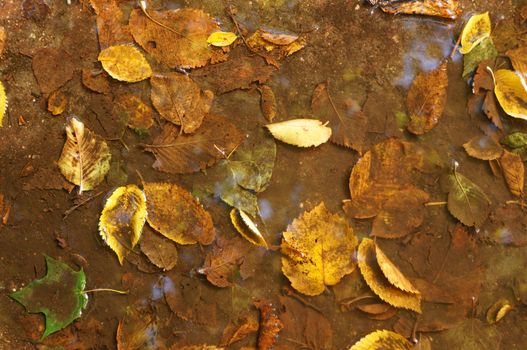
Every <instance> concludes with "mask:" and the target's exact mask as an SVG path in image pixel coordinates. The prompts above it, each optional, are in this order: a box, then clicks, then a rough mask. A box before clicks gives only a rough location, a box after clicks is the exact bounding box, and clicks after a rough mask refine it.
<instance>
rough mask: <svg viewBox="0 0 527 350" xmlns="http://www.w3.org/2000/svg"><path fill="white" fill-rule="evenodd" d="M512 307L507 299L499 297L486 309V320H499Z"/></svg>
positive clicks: (492, 321) (491, 322)
mask: <svg viewBox="0 0 527 350" xmlns="http://www.w3.org/2000/svg"><path fill="white" fill-rule="evenodd" d="M512 309H513V307H512V305H511V303H510V301H508V300H507V299H500V300H498V301H496V302H495V303H494V304H492V306H491V307H490V308H489V309H488V310H487V317H486V318H487V322H488V323H489V324H494V323H496V322H499V321H500V320H501V319H502V318H503V317H505V315H507V314H508V313H509V312H510V311H512Z"/></svg>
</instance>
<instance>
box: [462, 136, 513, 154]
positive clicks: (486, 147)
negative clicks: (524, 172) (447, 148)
mask: <svg viewBox="0 0 527 350" xmlns="http://www.w3.org/2000/svg"><path fill="white" fill-rule="evenodd" d="M463 148H464V149H465V151H467V153H468V155H469V156H471V157H474V158H477V159H482V160H493V159H498V158H499V157H501V155H502V153H503V148H501V146H500V144H499V143H498V142H497V141H496V140H495V139H493V138H492V137H489V136H486V135H484V136H475V137H473V138H472V139H470V141H468V142H467V143H464V144H463Z"/></svg>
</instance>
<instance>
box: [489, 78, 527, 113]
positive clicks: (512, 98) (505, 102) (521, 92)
mask: <svg viewBox="0 0 527 350" xmlns="http://www.w3.org/2000/svg"><path fill="white" fill-rule="evenodd" d="M494 83H495V86H494V93H495V94H496V97H497V98H498V102H499V103H500V105H501V107H502V108H503V110H504V111H505V113H507V114H508V115H510V116H511V117H514V118H520V119H526V120H527V90H526V89H525V87H524V86H523V84H522V80H521V79H520V76H519V75H518V74H517V73H515V72H513V71H511V70H507V69H500V70H498V71H496V72H495V73H494Z"/></svg>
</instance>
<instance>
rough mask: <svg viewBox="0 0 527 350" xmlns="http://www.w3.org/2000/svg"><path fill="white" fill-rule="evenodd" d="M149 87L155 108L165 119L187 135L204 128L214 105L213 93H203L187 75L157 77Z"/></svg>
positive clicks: (177, 74)
mask: <svg viewBox="0 0 527 350" xmlns="http://www.w3.org/2000/svg"><path fill="white" fill-rule="evenodd" d="M150 84H151V86H152V89H151V92H150V98H151V99H152V104H153V105H154V107H155V108H156V109H157V111H158V112H159V114H161V116H162V117H164V118H165V119H166V120H168V121H170V122H172V123H174V124H176V125H181V127H182V129H183V132H185V133H192V132H194V131H196V129H198V128H199V127H200V126H201V123H202V122H203V118H205V116H206V115H207V114H208V113H209V110H210V107H211V105H212V100H213V98H214V94H213V93H212V91H210V90H205V91H201V90H200V88H199V86H198V85H197V84H196V83H195V82H194V81H193V80H192V79H190V77H189V76H188V75H185V74H181V73H167V74H165V75H154V76H153V77H152V78H151V79H150Z"/></svg>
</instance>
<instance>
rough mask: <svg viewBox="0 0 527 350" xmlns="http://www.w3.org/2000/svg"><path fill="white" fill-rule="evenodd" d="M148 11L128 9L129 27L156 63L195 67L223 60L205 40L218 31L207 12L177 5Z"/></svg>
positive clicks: (219, 53)
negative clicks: (162, 9) (171, 8)
mask: <svg viewBox="0 0 527 350" xmlns="http://www.w3.org/2000/svg"><path fill="white" fill-rule="evenodd" d="M148 14H149V15H150V17H151V18H148V17H147V16H145V13H144V12H143V11H142V10H141V9H134V10H132V12H131V14H130V21H129V26H130V30H131V32H132V35H133V36H134V40H135V41H136V42H137V43H138V44H139V45H141V47H142V48H143V49H144V50H145V51H146V52H148V53H149V54H151V55H152V56H154V57H155V58H156V59H157V60H158V61H159V62H162V63H164V64H166V65H167V66H169V67H170V68H174V67H184V68H196V67H202V66H204V65H206V64H207V63H208V62H210V61H212V62H219V61H221V60H224V59H225V55H224V54H223V52H222V51H221V50H217V49H214V48H212V47H210V46H209V44H208V43H207V38H208V37H209V35H210V34H212V33H213V32H216V31H219V30H220V28H219V25H218V23H217V22H216V21H215V20H214V18H212V17H211V16H210V15H208V14H207V13H205V12H203V11H201V10H198V9H192V8H181V9H177V10H169V11H149V12H148ZM167 27H168V28H167Z"/></svg>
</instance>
